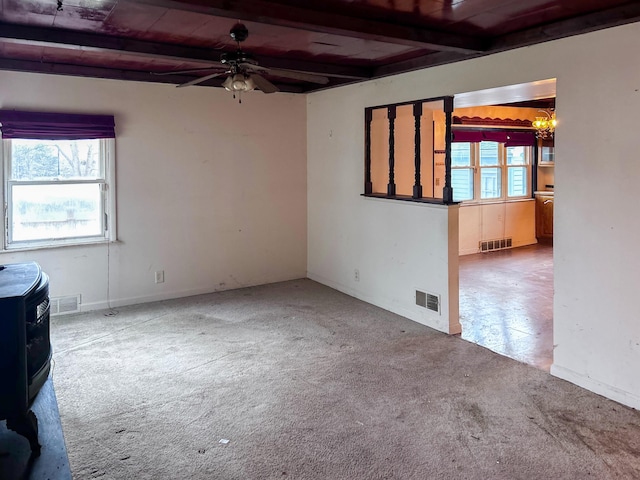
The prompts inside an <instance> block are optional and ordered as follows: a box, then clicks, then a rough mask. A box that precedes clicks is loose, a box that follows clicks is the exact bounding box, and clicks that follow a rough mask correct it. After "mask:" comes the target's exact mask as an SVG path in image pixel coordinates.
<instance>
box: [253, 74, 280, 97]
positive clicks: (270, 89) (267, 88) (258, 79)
mask: <svg viewBox="0 0 640 480" xmlns="http://www.w3.org/2000/svg"><path fill="white" fill-rule="evenodd" d="M249 78H251V80H253V83H255V84H256V87H258V89H260V90H262V91H263V92H264V93H275V92H279V91H280V90H279V89H278V87H276V86H275V85H274V84H273V83H271V82H270V81H269V80H267V79H266V78H264V77H263V76H261V75H258V74H257V73H252V74H250V75H249Z"/></svg>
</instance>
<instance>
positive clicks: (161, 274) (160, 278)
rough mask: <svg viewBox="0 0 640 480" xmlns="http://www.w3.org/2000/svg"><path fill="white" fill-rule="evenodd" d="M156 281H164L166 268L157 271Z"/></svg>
mask: <svg viewBox="0 0 640 480" xmlns="http://www.w3.org/2000/svg"><path fill="white" fill-rule="evenodd" d="M156 283H164V270H158V271H157V272H156Z"/></svg>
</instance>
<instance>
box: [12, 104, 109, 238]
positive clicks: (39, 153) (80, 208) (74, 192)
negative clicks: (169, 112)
mask: <svg viewBox="0 0 640 480" xmlns="http://www.w3.org/2000/svg"><path fill="white" fill-rule="evenodd" d="M0 118H1V112H0ZM9 125H10V122H8V121H7V122H5V121H3V122H2V133H3V137H6V136H8V137H9V138H5V139H3V148H2V156H1V157H0V160H1V162H0V163H1V164H2V167H3V168H2V174H1V176H2V185H1V187H0V188H1V189H2V190H3V192H2V193H3V198H4V203H5V209H4V210H5V221H4V222H3V225H4V242H3V249H4V250H7V249H21V248H37V247H50V246H57V245H69V244H80V243H93V242H101V241H108V240H115V238H116V236H115V218H114V213H115V183H114V170H115V169H114V158H113V154H114V144H115V141H114V139H113V138H72V139H53V140H52V139H39V138H16V136H14V135H12V130H11V128H10V127H9ZM17 135H18V136H25V137H29V136H31V135H30V134H29V133H28V132H26V133H25V132H22V133H18V134H17ZM47 135H48V136H53V137H55V135H54V134H51V133H48V134H47ZM33 136H38V135H33ZM67 136H69V135H67ZM84 136H99V134H95V133H90V134H89V135H84Z"/></svg>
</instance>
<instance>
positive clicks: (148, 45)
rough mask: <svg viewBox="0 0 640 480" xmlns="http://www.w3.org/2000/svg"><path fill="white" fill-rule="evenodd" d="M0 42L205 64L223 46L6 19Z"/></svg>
mask: <svg viewBox="0 0 640 480" xmlns="http://www.w3.org/2000/svg"><path fill="white" fill-rule="evenodd" d="M0 42H4V43H13V44H19V45H33V46H41V47H55V48H64V49H69V50H79V51H94V52H101V53H105V52H106V53H118V54H120V55H131V56H133V57H138V58H140V57H143V58H157V59H163V60H171V61H176V62H194V61H195V62H201V63H203V64H205V65H206V64H214V65H221V63H220V54H221V53H222V52H223V50H219V49H211V48H201V47H187V46H182V45H175V44H167V43H157V42H149V41H144V40H134V39H129V38H122V37H115V36H110V35H102V34H95V33H86V32H78V31H71V30H63V29H59V28H45V27H30V26H24V25H15V24H7V23H0ZM258 60H259V61H260V63H261V65H263V66H266V67H272V68H281V69H287V70H297V71H301V72H307V73H316V74H320V75H325V76H329V77H337V78H346V79H354V80H362V79H369V78H371V70H370V69H367V68H362V67H354V66H349V65H347V66H341V65H332V64H326V63H317V62H309V61H297V60H293V59H282V58H278V57H270V56H260V57H259V58H258ZM205 65H203V66H205Z"/></svg>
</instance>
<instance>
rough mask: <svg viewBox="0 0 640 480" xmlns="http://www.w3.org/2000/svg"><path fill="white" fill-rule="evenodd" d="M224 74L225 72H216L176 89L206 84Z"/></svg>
mask: <svg viewBox="0 0 640 480" xmlns="http://www.w3.org/2000/svg"><path fill="white" fill-rule="evenodd" d="M226 73H227V72H218V73H212V74H211V75H205V76H204V77H200V78H196V79H194V80H191V81H190V82H187V83H183V84H181V85H178V88H182V87H190V86H191V85H197V84H198V83H202V82H206V81H207V80H211V79H212V78H216V77H219V76H220V75H225V74H226Z"/></svg>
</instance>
